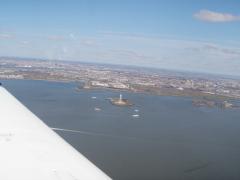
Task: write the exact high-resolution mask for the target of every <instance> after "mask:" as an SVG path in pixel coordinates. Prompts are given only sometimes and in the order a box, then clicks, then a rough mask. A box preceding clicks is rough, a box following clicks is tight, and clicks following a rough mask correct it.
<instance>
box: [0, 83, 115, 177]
mask: <svg viewBox="0 0 240 180" xmlns="http://www.w3.org/2000/svg"><path fill="white" fill-rule="evenodd" d="M0 179H4V180H16V179H18V180H33V179H34V180H43V179H44V180H95V179H97V180H102V179H104V180H105V179H110V178H109V177H108V176H107V175H106V174H104V173H103V172H102V171H101V170H100V169H98V168H97V167H96V166H95V165H94V164H92V163H91V162H90V161H89V160H87V159H86V158H85V157H84V156H83V155H82V154H80V153H79V152H78V151H76V150H75V149H74V148H73V147H72V146H70V145H69V144H68V143H67V142H65V141H64V140H63V139H62V138H61V137H60V136H58V135H57V134H56V133H55V132H54V131H52V130H51V129H50V128H49V127H48V126H47V125H45V124H44V123H43V122H42V121H41V120H40V119H39V118H38V117H36V116H35V115H34V114H33V113H32V112H31V111H29V110H28V109H27V108H26V107H25V106H23V105H22V104H21V103H20V102H19V101H18V100H17V99H16V98H15V97H14V96H12V95H11V94H10V93H9V92H8V91H7V90H6V89H5V88H3V87H1V86H0Z"/></svg>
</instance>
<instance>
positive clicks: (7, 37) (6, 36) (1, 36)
mask: <svg viewBox="0 0 240 180" xmlns="http://www.w3.org/2000/svg"><path fill="white" fill-rule="evenodd" d="M12 38H14V36H13V35H12V34H5V33H2V34H0V39H12Z"/></svg>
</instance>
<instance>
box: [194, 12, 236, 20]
mask: <svg viewBox="0 0 240 180" xmlns="http://www.w3.org/2000/svg"><path fill="white" fill-rule="evenodd" d="M193 17H194V18H196V19H198V20H201V21H207V22H214V23H218V22H219V23H220V22H232V21H240V16H237V15H233V14H229V13H219V12H214V11H209V10H200V11H199V12H197V13H195V14H194V15H193Z"/></svg>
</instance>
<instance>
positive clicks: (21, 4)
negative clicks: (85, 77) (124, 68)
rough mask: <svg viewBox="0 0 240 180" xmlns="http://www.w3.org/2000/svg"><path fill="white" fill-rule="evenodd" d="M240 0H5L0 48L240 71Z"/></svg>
mask: <svg viewBox="0 0 240 180" xmlns="http://www.w3.org/2000/svg"><path fill="white" fill-rule="evenodd" d="M239 32H240V2H239V1H238V0H199V1H196V0H181V1H179V0H168V1H167V0H166V1H161V0H155V1H153V0H145V1H143V0H135V1H134V0H121V1H114V0H101V1H100V0H95V1H93V0H92V1H91V0H88V1H81V0H76V1H74V0H41V1H40V0H39V1H35V0H28V1H27V0H21V1H19V0H15V1H14V0H5V1H1V5H0V56H20V57H35V58H47V59H56V60H74V61H84V62H100V63H111V64H126V65H137V66H144V67H157V68H164V69H174V70H186V71H195V72H208V73H209V72H210V73H219V74H229V75H240V33H239Z"/></svg>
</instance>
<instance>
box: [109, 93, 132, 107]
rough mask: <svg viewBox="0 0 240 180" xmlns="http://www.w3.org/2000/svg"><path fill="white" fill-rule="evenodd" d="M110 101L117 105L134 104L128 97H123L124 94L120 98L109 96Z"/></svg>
mask: <svg viewBox="0 0 240 180" xmlns="http://www.w3.org/2000/svg"><path fill="white" fill-rule="evenodd" d="M109 100H110V102H111V103H112V104H113V105H116V106H132V105H133V104H132V103H131V102H130V101H129V100H128V99H123V98H122V94H120V96H119V98H109Z"/></svg>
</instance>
